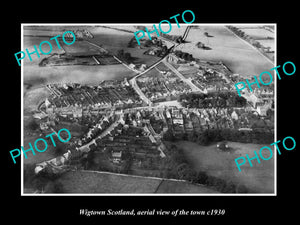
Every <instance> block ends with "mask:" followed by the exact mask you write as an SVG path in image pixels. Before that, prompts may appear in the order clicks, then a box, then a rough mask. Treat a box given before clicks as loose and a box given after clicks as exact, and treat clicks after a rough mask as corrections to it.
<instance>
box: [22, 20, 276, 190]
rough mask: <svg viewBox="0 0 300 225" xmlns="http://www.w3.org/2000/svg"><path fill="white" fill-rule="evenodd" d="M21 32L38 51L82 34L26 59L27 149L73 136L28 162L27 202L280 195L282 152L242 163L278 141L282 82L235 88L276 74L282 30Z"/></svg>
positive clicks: (77, 28)
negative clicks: (62, 134)
mask: <svg viewBox="0 0 300 225" xmlns="http://www.w3.org/2000/svg"><path fill="white" fill-rule="evenodd" d="M21 28H22V48H23V49H28V51H29V52H33V51H34V48H33V46H39V44H40V43H41V42H43V41H49V39H50V38H52V37H55V36H57V35H59V34H60V35H62V34H63V33H64V32H66V31H72V32H73V33H74V34H75V37H76V41H75V42H74V43H73V44H72V45H67V44H66V43H65V42H64V41H63V39H62V38H61V37H59V38H57V43H59V45H60V46H61V48H58V45H57V44H55V41H54V40H52V41H51V43H52V48H53V49H52V52H51V54H48V55H42V54H40V57H37V55H36V54H35V55H33V54H32V55H31V58H32V61H30V60H29V59H28V58H25V59H24V60H23V61H22V63H23V64H22V76H23V86H22V88H23V92H22V98H23V99H22V104H23V105H22V121H23V124H22V130H23V134H22V138H23V143H22V146H24V148H25V149H28V148H29V143H34V141H35V140H36V139H38V138H44V137H45V136H47V135H49V134H51V133H53V132H58V131H59V130H60V129H63V128H65V129H68V130H69V131H70V134H71V139H70V140H69V141H68V142H65V143H63V142H60V141H59V140H58V137H57V136H53V139H54V141H55V143H56V146H53V144H52V143H51V139H50V138H48V139H45V140H46V141H47V142H48V149H47V151H44V152H37V151H36V152H35V155H32V153H31V152H28V153H27V158H25V157H24V156H22V157H23V158H22V187H21V188H22V192H23V193H22V194H23V195H128V194H129V195H170V194H171V195H247V194H248V195H249V194H256V195H257V194H263V195H264V194H274V192H275V180H276V179H275V178H276V173H275V171H276V163H275V160H274V157H273V158H272V159H270V160H267V161H263V162H261V163H258V162H257V160H252V165H249V163H245V164H244V165H243V166H241V168H242V170H241V171H239V170H238V168H237V165H236V162H235V159H236V158H238V157H240V156H245V155H246V154H249V156H252V155H253V151H255V150H259V149H260V148H262V147H263V146H266V144H267V145H269V144H270V143H273V142H274V128H275V119H274V117H275V98H274V92H275V89H274V87H275V85H274V83H272V84H270V85H267V86H261V88H257V86H256V85H253V86H252V88H253V89H254V90H253V91H252V92H250V91H249V90H248V89H246V88H245V89H244V90H243V91H242V95H241V96H239V95H238V93H237V90H236V88H235V86H234V84H235V83H237V82H239V81H245V79H249V81H251V82H253V81H254V78H253V77H254V75H255V76H257V75H259V74H260V73H262V72H263V71H269V70H270V68H273V67H275V58H276V52H275V46H276V24H193V25H188V24H180V28H178V27H177V26H176V24H173V26H172V31H171V32H170V33H169V34H164V33H161V32H160V31H158V33H159V35H158V34H157V33H156V32H152V33H151V36H152V38H151V40H150V39H149V38H148V36H147V33H146V31H145V28H148V29H149V30H153V24H86V25H85V24H22V26H21ZM138 30H144V31H145V33H146V35H145V37H144V38H142V39H139V42H140V44H138V43H137V39H136V37H135V35H134V32H136V31H138ZM47 47H48V46H47V45H43V51H44V52H47V51H48V50H49V49H47ZM38 144H41V146H40V149H43V147H44V146H42V145H44V144H43V143H41V142H39V143H38ZM37 147H39V146H37ZM273 151H274V150H273ZM274 153H275V152H274ZM266 154H270V153H266Z"/></svg>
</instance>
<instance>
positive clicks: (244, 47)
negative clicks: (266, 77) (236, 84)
mask: <svg viewBox="0 0 300 225" xmlns="http://www.w3.org/2000/svg"><path fill="white" fill-rule="evenodd" d="M204 32H208V34H209V35H211V36H213V37H206V36H205V35H204ZM186 41H187V43H186V44H183V45H181V46H179V47H178V48H176V49H178V50H182V51H186V52H189V53H191V54H193V56H194V57H195V58H199V59H201V60H208V61H210V60H211V61H222V62H224V63H225V64H226V66H228V67H229V68H230V69H231V70H232V72H233V73H238V74H240V75H242V76H253V75H257V74H260V73H261V72H263V71H267V70H269V69H270V68H273V67H274V65H273V64H272V63H270V61H268V60H267V59H266V58H265V57H264V56H262V55H261V54H259V53H258V51H256V50H255V49H254V48H252V47H251V46H250V45H249V44H247V43H245V42H244V41H243V40H241V39H239V38H238V37H236V36H235V35H234V34H233V33H232V32H231V31H229V30H228V29H227V28H226V27H224V26H198V28H197V29H191V30H190V32H189V35H188V36H187V39H186ZM199 41H200V42H202V43H204V44H205V45H207V46H208V47H211V48H212V50H203V49H199V48H197V47H196V46H195V44H196V43H197V42H199Z"/></svg>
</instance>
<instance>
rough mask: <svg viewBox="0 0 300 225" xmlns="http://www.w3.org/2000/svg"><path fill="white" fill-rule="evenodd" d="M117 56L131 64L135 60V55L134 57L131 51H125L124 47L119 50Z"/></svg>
mask: <svg viewBox="0 0 300 225" xmlns="http://www.w3.org/2000/svg"><path fill="white" fill-rule="evenodd" d="M117 57H118V58H120V59H121V60H123V61H125V62H126V63H127V64H130V63H132V62H133V61H134V57H132V56H131V54H130V53H129V52H124V50H123V49H120V50H118V52H117Z"/></svg>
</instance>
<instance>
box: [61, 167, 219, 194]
mask: <svg viewBox="0 0 300 225" xmlns="http://www.w3.org/2000/svg"><path fill="white" fill-rule="evenodd" d="M58 181H59V182H61V183H62V184H63V189H64V191H65V193H72V194H76V193H106V194H107V193H108V194H109V193H121V194H122V193H127V194H131V193H132V194H139V193H169V194H171V193H216V191H214V190H211V189H209V188H206V187H204V186H201V185H193V184H189V183H186V182H181V181H170V180H163V181H162V179H153V178H149V177H135V176H127V175H126V176H124V175H118V174H111V173H105V172H101V173H97V172H93V171H69V172H66V173H64V174H63V175H62V176H61V177H60V178H58Z"/></svg>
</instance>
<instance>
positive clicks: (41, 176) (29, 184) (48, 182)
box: [24, 164, 65, 193]
mask: <svg viewBox="0 0 300 225" xmlns="http://www.w3.org/2000/svg"><path fill="white" fill-rule="evenodd" d="M34 169H35V164H24V187H25V188H31V189H33V190H38V191H44V192H45V193H64V192H65V189H64V186H63V184H62V183H61V181H59V178H60V176H61V174H54V173H51V172H49V171H47V169H44V170H43V171H41V172H40V173H38V174H37V175H36V174H35V173H34Z"/></svg>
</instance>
